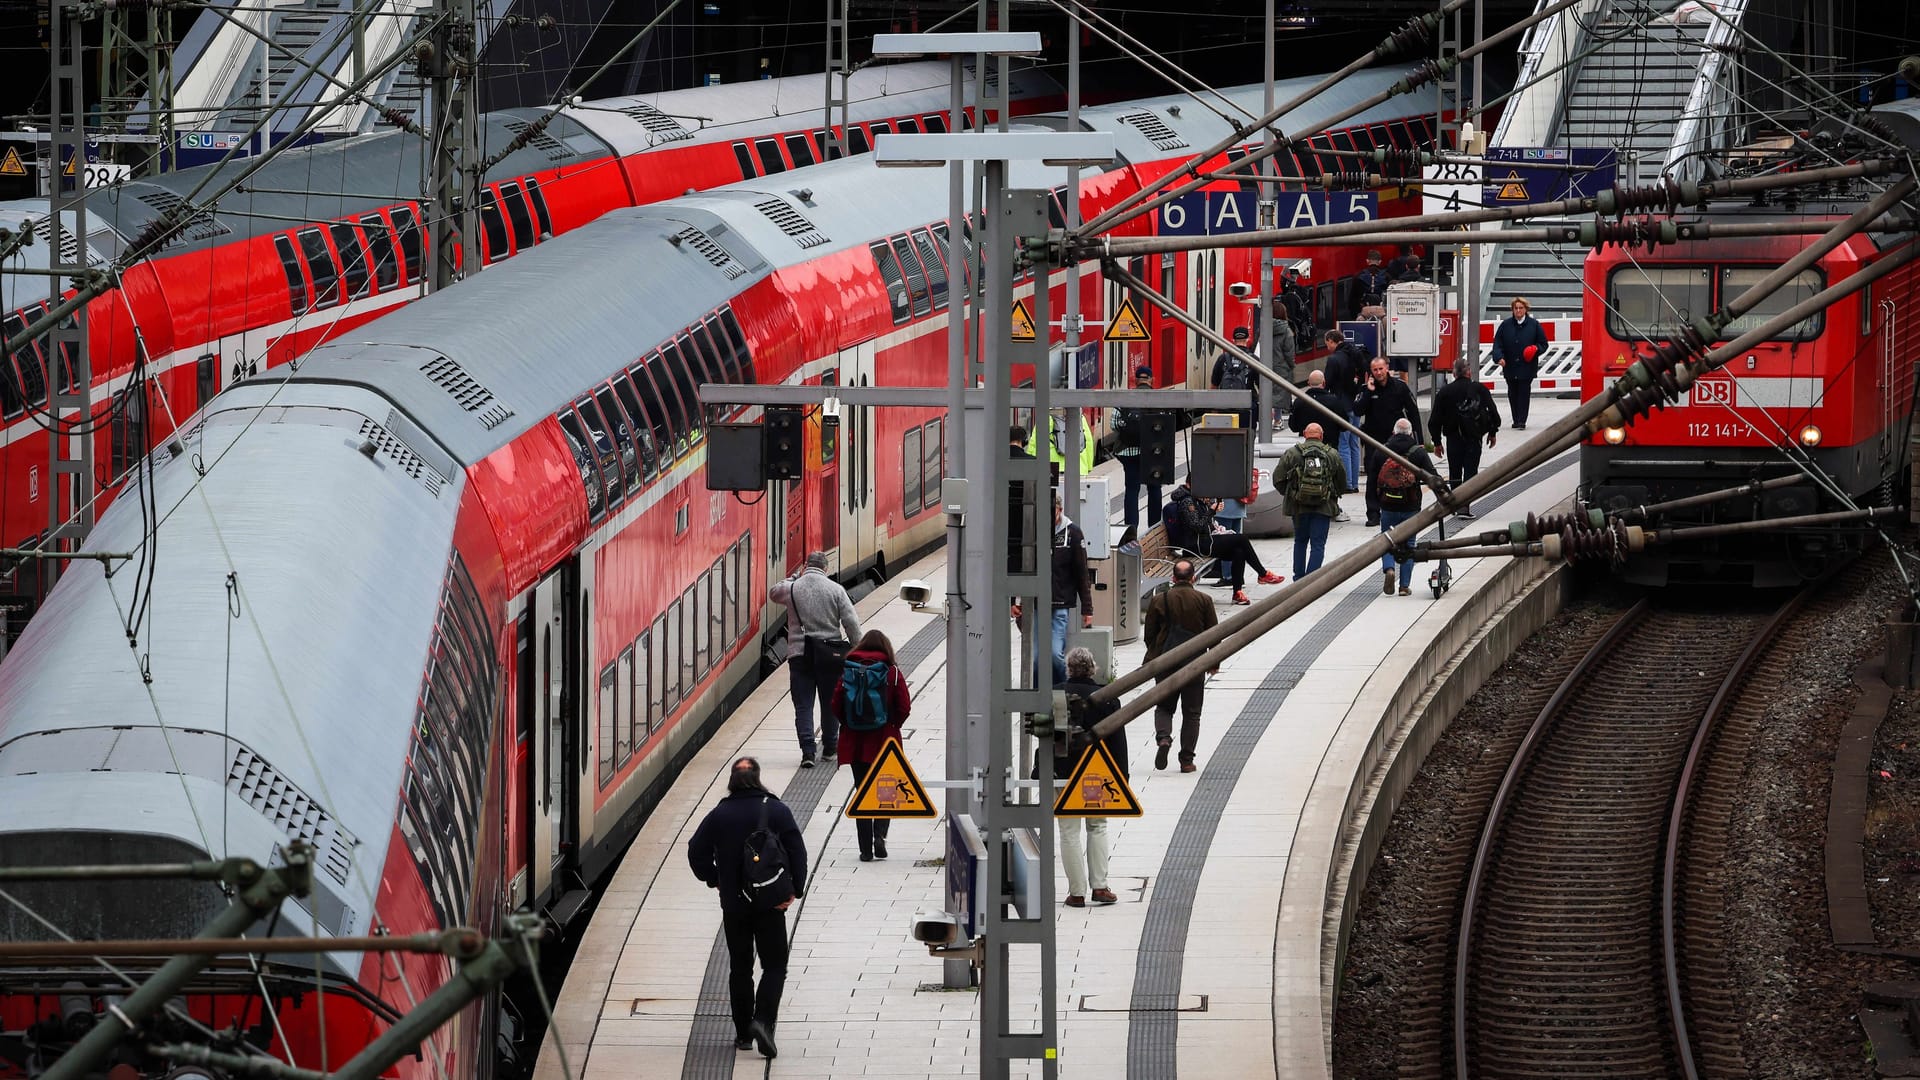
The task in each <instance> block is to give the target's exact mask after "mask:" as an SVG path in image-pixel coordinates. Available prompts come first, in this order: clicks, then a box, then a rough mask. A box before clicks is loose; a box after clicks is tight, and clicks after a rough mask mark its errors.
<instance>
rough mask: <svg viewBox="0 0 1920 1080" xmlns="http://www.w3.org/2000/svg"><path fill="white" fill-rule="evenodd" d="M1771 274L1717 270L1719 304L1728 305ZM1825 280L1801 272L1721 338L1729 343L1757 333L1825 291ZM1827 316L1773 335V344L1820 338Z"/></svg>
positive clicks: (1768, 269) (1747, 269) (1743, 269)
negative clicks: (1789, 309)
mask: <svg viewBox="0 0 1920 1080" xmlns="http://www.w3.org/2000/svg"><path fill="white" fill-rule="evenodd" d="M1772 272H1773V268H1772V267H1767V266H1723V267H1721V268H1720V302H1721V303H1722V304H1725V303H1726V302H1727V301H1729V300H1732V299H1733V298H1735V297H1737V296H1739V295H1740V294H1741V293H1743V292H1746V291H1747V290H1748V289H1750V288H1752V287H1753V286H1755V285H1757V284H1759V283H1760V279H1761V278H1763V277H1766V276H1767V275H1768V274H1770V273H1772ZM1826 285H1827V283H1826V280H1825V279H1824V278H1823V277H1822V276H1821V274H1820V271H1818V270H1802V271H1800V272H1799V273H1798V274H1795V275H1794V276H1793V278H1792V279H1791V280H1790V281H1788V282H1787V283H1786V284H1784V285H1782V286H1780V287H1779V288H1778V289H1775V290H1774V292H1773V295H1772V296H1769V297H1767V298H1766V299H1765V300H1762V301H1760V303H1759V304H1758V305H1756V306H1755V307H1754V309H1753V310H1752V311H1750V312H1748V313H1746V314H1745V315H1742V316H1741V317H1740V318H1738V319H1735V320H1734V321H1733V322H1731V323H1729V324H1728V325H1727V328H1726V329H1725V330H1724V331H1722V332H1721V334H1720V336H1721V337H1723V338H1726V339H1727V340H1729V341H1731V340H1733V339H1734V338H1737V337H1739V336H1740V335H1741V334H1744V333H1747V332H1748V331H1750V330H1756V329H1758V328H1759V327H1760V324H1762V323H1764V322H1766V321H1767V320H1768V319H1771V318H1773V317H1774V316H1775V315H1778V314H1780V313H1781V312H1783V311H1785V310H1787V309H1788V308H1790V307H1792V306H1794V305H1795V304H1798V303H1800V302H1801V301H1803V300H1805V299H1807V298H1808V297H1810V296H1812V295H1813V294H1814V293H1817V292H1819V291H1820V290H1821V289H1824V288H1826ZM1825 322H1826V315H1825V314H1819V315H1815V316H1813V317H1812V318H1809V319H1803V320H1801V321H1800V322H1797V323H1795V324H1793V327H1792V328H1791V329H1789V330H1787V331H1786V332H1784V333H1779V334H1775V335H1773V338H1772V339H1771V340H1774V341H1812V340H1813V339H1814V338H1817V337H1819V336H1820V331H1821V329H1822V328H1823V326H1824V325H1825Z"/></svg>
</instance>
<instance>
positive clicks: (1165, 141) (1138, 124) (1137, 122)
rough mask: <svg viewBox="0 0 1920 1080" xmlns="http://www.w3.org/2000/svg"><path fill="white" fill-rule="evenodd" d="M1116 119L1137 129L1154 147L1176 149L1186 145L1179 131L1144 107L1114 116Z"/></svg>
mask: <svg viewBox="0 0 1920 1080" xmlns="http://www.w3.org/2000/svg"><path fill="white" fill-rule="evenodd" d="M1116 119H1117V120H1118V121H1119V122H1120V123H1122V124H1126V125H1129V126H1130V127H1133V128H1134V129H1136V130H1138V131H1139V132H1140V134H1142V135H1145V136H1146V137H1147V141H1149V142H1151V143H1153V145H1154V147H1155V148H1156V149H1160V150H1178V149H1180V148H1181V147H1183V146H1186V145H1187V140H1185V139H1183V138H1181V137H1180V133H1179V132H1177V131H1175V130H1173V129H1172V128H1170V127H1168V126H1167V122H1166V121H1165V120H1162V119H1160V118H1159V117H1158V116H1155V115H1154V114H1153V113H1152V112H1150V111H1148V110H1146V109H1142V110H1140V111H1139V112H1132V113H1128V114H1126V115H1125V116H1121V117H1116Z"/></svg>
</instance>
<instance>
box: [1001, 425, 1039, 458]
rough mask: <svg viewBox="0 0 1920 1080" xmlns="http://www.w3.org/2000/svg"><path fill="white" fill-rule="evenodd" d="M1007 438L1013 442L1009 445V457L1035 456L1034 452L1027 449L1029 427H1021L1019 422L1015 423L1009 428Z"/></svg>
mask: <svg viewBox="0 0 1920 1080" xmlns="http://www.w3.org/2000/svg"><path fill="white" fill-rule="evenodd" d="M1007 439H1008V440H1009V442H1010V443H1011V445H1009V446H1008V447H1007V456H1008V457H1010V458H1031V457H1033V454H1032V453H1031V452H1030V451H1028V450H1027V429H1026V428H1023V427H1021V426H1020V425H1019V424H1015V425H1013V426H1012V427H1010V428H1008V429H1007Z"/></svg>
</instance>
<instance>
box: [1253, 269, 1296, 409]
mask: <svg viewBox="0 0 1920 1080" xmlns="http://www.w3.org/2000/svg"><path fill="white" fill-rule="evenodd" d="M1260 317H1261V319H1263V320H1268V321H1271V322H1272V323H1273V356H1272V357H1271V358H1268V357H1265V356H1261V355H1260V353H1259V351H1258V350H1256V351H1255V352H1254V356H1255V357H1256V358H1257V359H1260V360H1263V361H1265V362H1266V365H1267V366H1268V367H1270V368H1272V369H1273V373H1274V374H1276V375H1278V376H1280V377H1281V378H1283V379H1285V380H1287V381H1288V382H1292V381H1293V374H1294V372H1293V364H1294V360H1295V358H1296V357H1297V356H1298V355H1299V351H1300V343H1299V340H1298V339H1297V338H1295V337H1294V336H1293V322H1292V320H1290V319H1288V318H1287V307H1286V304H1285V302H1284V300H1283V298H1282V296H1281V294H1279V293H1275V294H1274V295H1273V301H1272V303H1270V304H1268V305H1267V307H1266V309H1265V310H1263V311H1262V312H1261V315H1260ZM1257 337H1258V335H1256V338H1257ZM1294 400H1295V399H1294V397H1293V395H1291V394H1288V393H1285V392H1283V391H1282V390H1280V389H1279V388H1278V387H1276V388H1275V389H1274V391H1273V419H1274V422H1275V423H1285V422H1286V418H1287V417H1288V416H1289V415H1291V414H1292V410H1293V406H1292V404H1290V403H1291V402H1293V401H1294Z"/></svg>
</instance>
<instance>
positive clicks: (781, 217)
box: [753, 199, 827, 248]
mask: <svg viewBox="0 0 1920 1080" xmlns="http://www.w3.org/2000/svg"><path fill="white" fill-rule="evenodd" d="M753 208H754V209H755V210H758V211H760V212H761V213H762V214H765V215H766V216H767V220H768V221H771V222H773V223H774V224H775V225H778V226H780V231H781V232H783V233H786V234H787V235H788V236H791V237H793V242H794V243H796V244H799V245H800V246H801V247H803V248H810V247H819V246H820V245H821V244H824V243H826V242H827V238H826V237H824V236H822V235H820V230H819V229H817V228H815V227H814V224H813V222H811V221H808V220H807V216H806V215H805V214H802V213H801V212H800V211H798V210H795V209H794V208H793V207H791V206H789V205H787V202H786V200H784V199H768V200H766V201H765V202H757V203H754V204H753Z"/></svg>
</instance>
